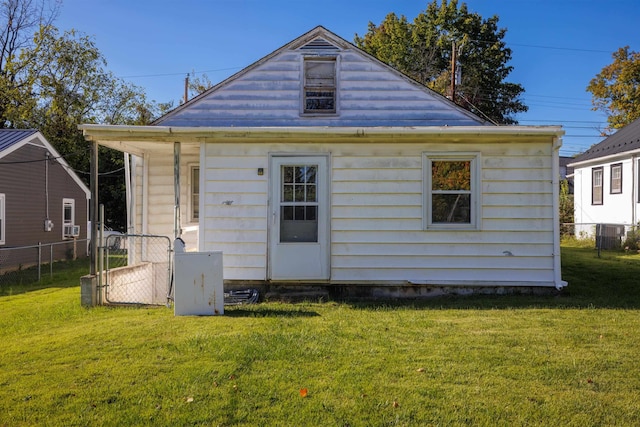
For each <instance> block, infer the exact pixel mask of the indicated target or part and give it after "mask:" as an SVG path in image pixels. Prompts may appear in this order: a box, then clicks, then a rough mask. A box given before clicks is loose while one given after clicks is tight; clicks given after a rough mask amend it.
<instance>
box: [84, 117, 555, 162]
mask: <svg viewBox="0 0 640 427" xmlns="http://www.w3.org/2000/svg"><path fill="white" fill-rule="evenodd" d="M79 128H80V129H81V130H82V132H83V135H84V137H85V139H87V140H88V141H94V142H98V144H100V145H103V146H106V147H109V148H113V149H116V150H119V151H122V152H127V153H131V154H136V155H143V154H144V153H145V152H147V151H150V150H157V149H158V148H160V147H161V146H166V148H167V149H172V147H173V145H172V144H173V143H174V142H182V143H196V144H199V143H202V142H206V143H229V142H232V143H238V142H241V141H242V142H254V143H256V142H258V143H260V142H264V143H269V142H283V140H284V141H286V140H290V141H295V142H296V143H319V142H331V143H351V144H353V143H376V142H379V143H388V142H402V143H425V138H428V139H429V141H430V142H433V141H440V142H451V143H487V142H505V143H508V142H515V141H516V140H517V141H518V142H526V141H531V142H541V141H543V140H549V141H551V142H553V143H554V144H559V141H560V139H561V137H562V135H564V130H563V129H562V127H561V126H428V127H232V128H230V127H172V126H120V125H96V124H84V125H80V126H79Z"/></svg>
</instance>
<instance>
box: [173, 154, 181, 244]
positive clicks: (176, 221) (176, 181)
mask: <svg viewBox="0 0 640 427" xmlns="http://www.w3.org/2000/svg"><path fill="white" fill-rule="evenodd" d="M173 193H174V197H175V202H174V206H173V237H174V239H178V238H180V237H181V236H182V228H181V221H180V143H179V142H174V143H173Z"/></svg>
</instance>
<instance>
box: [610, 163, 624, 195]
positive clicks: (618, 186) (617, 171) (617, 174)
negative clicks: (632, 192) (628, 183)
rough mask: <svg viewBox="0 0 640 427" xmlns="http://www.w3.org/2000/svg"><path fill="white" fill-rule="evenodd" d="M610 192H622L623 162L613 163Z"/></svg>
mask: <svg viewBox="0 0 640 427" xmlns="http://www.w3.org/2000/svg"><path fill="white" fill-rule="evenodd" d="M610 193H611V194H620V193H622V163H616V164H615V165H611V183H610Z"/></svg>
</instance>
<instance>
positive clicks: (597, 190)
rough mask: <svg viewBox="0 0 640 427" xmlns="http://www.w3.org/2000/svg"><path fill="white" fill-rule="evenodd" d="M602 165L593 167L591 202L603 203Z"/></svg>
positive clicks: (595, 203) (593, 203)
mask: <svg viewBox="0 0 640 427" xmlns="http://www.w3.org/2000/svg"><path fill="white" fill-rule="evenodd" d="M602 171H603V169H602V167H599V168H593V169H591V204H592V205H601V204H602Z"/></svg>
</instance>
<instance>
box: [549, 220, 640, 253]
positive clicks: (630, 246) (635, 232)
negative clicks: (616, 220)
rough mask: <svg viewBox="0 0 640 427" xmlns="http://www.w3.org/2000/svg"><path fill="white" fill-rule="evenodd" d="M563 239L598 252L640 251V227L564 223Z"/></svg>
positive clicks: (561, 234)
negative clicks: (574, 241)
mask: <svg viewBox="0 0 640 427" xmlns="http://www.w3.org/2000/svg"><path fill="white" fill-rule="evenodd" d="M560 236H561V237H562V238H563V239H576V240H579V241H581V242H583V243H584V245H585V246H592V247H593V248H595V249H598V250H625V251H633V252H635V251H639V250H640V227H639V226H637V225H629V224H603V223H599V224H597V223H564V224H561V227H560Z"/></svg>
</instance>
